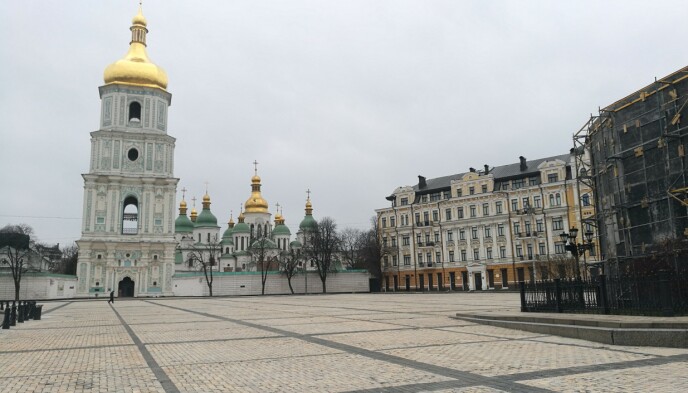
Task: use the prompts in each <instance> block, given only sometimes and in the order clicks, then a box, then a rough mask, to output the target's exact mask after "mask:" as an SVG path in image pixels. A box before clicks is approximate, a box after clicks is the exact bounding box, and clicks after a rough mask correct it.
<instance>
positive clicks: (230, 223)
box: [227, 216, 234, 227]
mask: <svg viewBox="0 0 688 393" xmlns="http://www.w3.org/2000/svg"><path fill="white" fill-rule="evenodd" d="M227 225H229V226H230V227H233V226H234V217H232V216H229V222H228V223H227Z"/></svg>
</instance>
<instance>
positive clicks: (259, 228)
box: [258, 225, 263, 238]
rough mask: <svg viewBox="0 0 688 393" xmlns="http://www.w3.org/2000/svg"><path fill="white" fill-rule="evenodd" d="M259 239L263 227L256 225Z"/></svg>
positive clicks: (261, 235)
mask: <svg viewBox="0 0 688 393" xmlns="http://www.w3.org/2000/svg"><path fill="white" fill-rule="evenodd" d="M261 237H263V227H261V226H260V225H258V238H261Z"/></svg>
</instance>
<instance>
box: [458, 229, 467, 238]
mask: <svg viewBox="0 0 688 393" xmlns="http://www.w3.org/2000/svg"><path fill="white" fill-rule="evenodd" d="M459 240H466V231H464V230H463V229H460V230H459Z"/></svg>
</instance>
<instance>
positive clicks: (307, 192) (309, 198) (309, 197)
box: [306, 188, 311, 201]
mask: <svg viewBox="0 0 688 393" xmlns="http://www.w3.org/2000/svg"><path fill="white" fill-rule="evenodd" d="M306 194H308V200H309V201H310V200H311V189H310V188H309V189H308V190H306Z"/></svg>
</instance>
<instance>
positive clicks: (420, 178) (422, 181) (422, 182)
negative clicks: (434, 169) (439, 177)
mask: <svg viewBox="0 0 688 393" xmlns="http://www.w3.org/2000/svg"><path fill="white" fill-rule="evenodd" d="M427 186H428V183H426V182H425V176H421V175H418V188H425V187H427Z"/></svg>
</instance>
